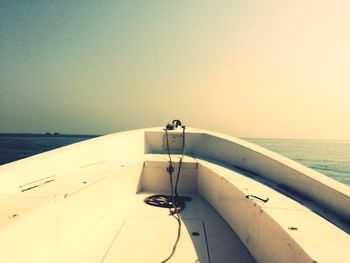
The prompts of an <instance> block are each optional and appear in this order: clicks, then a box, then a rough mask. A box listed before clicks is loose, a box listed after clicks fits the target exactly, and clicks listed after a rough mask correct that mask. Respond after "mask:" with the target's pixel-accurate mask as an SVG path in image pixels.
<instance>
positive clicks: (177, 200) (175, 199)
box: [144, 121, 191, 263]
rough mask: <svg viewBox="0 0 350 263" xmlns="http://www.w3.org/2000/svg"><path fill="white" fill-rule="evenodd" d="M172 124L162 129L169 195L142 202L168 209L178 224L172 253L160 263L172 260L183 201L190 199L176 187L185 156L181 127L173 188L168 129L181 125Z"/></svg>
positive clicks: (179, 234)
mask: <svg viewBox="0 0 350 263" xmlns="http://www.w3.org/2000/svg"><path fill="white" fill-rule="evenodd" d="M174 122H175V121H174ZM174 122H173V125H170V126H171V127H170V126H169V124H168V125H167V127H166V128H165V129H164V131H165V137H166V146H167V153H168V157H169V166H168V168H167V171H168V173H169V179H170V186H171V195H162V194H158V195H151V196H149V197H147V198H145V200H144V202H145V203H146V204H149V205H152V206H157V207H164V208H168V209H169V215H171V216H172V217H174V218H175V219H176V221H177V222H178V229H177V237H176V240H175V243H174V245H173V248H172V251H171V253H170V255H169V256H168V257H167V258H166V259H164V260H163V261H161V263H165V262H167V261H169V260H170V259H171V258H172V256H173V255H174V254H175V251H176V247H177V244H178V243H179V240H180V236H181V226H182V225H181V217H180V211H181V210H182V209H184V208H185V205H186V203H185V201H190V200H191V197H187V196H180V195H179V194H178V192H177V186H178V183H179V178H180V173H181V167H182V160H183V158H184V156H185V128H186V127H185V126H181V127H182V154H181V157H180V161H179V168H178V171H177V175H176V181H175V187H174V182H173V173H174V170H175V169H174V166H173V161H172V159H171V154H170V147H169V138H168V129H170V128H171V129H174V126H175V127H176V128H177V127H178V126H179V125H181V122H180V121H178V123H175V124H174ZM168 126H169V128H168Z"/></svg>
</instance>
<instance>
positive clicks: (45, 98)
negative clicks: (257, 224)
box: [0, 0, 350, 139]
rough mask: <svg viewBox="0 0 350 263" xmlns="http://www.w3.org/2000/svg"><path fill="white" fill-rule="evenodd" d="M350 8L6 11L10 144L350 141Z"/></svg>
mask: <svg viewBox="0 0 350 263" xmlns="http://www.w3.org/2000/svg"><path fill="white" fill-rule="evenodd" d="M349 14H350V1H347V0H344V1H334V0H332V1H320V0H317V1H301V0H300V1H299V0H296V1H282V0H281V1H277V0H276V1H261V0H256V1H253V0H251V1H249V0H242V1H238V0H235V1H231V0H230V1H203V0H199V1H114V0H113V1H87V0H84V1H68V0H67V1H46V0H45V1H44V0H42V1H40V0H37V1H20V0H18V1H15V0H5V1H3V0H0V132H46V131H50V132H54V131H58V132H61V133H98V134H101V133H102V134H105V133H111V132H115V131H119V130H127V129H134V128H142V127H152V126H162V125H164V124H165V123H166V122H167V121H169V120H172V119H174V118H180V119H181V120H183V122H184V123H185V124H187V125H188V126H193V127H198V128H204V129H210V130H215V131H219V132H223V133H227V134H230V135H234V136H239V137H278V138H318V139H319V138H329V139H350V103H349V100H350V48H349V47H350V15H349Z"/></svg>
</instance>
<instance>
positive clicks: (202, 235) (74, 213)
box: [0, 129, 350, 263]
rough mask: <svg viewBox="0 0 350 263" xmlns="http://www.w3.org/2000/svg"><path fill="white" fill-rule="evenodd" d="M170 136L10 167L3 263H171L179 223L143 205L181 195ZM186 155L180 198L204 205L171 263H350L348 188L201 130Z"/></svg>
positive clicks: (102, 142)
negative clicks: (172, 178) (175, 188)
mask: <svg viewBox="0 0 350 263" xmlns="http://www.w3.org/2000/svg"><path fill="white" fill-rule="evenodd" d="M163 135H164V134H163V131H162V130H160V129H152V130H140V131H133V132H130V133H121V134H116V135H110V136H105V137H102V138H96V139H93V140H89V141H87V142H82V143H78V144H76V145H72V146H68V147H64V148H61V149H58V150H54V151H51V152H48V153H44V154H41V155H38V156H34V157H31V158H28V159H25V160H23V161H18V162H15V163H12V164H9V165H5V166H2V167H0V208H1V209H0V247H1V249H2V251H1V253H0V262H35V263H36V262H160V261H161V260H163V259H165V258H166V257H167V256H168V255H169V254H170V252H171V249H172V246H173V244H174V242H175V239H176V236H177V221H176V220H175V219H174V218H173V217H172V216H170V215H169V214H168V209H164V208H157V207H152V206H148V205H146V204H145V203H144V202H143V200H144V198H145V197H146V196H148V195H150V194H152V193H157V194H158V193H165V192H167V193H169V190H170V186H169V175H168V173H167V171H166V168H167V166H168V164H169V158H168V155H167V154H166V153H165V151H164V148H162V138H164V137H163ZM180 135H181V134H180ZM180 135H179V134H177V133H173V137H172V140H171V144H170V147H172V149H173V150H174V151H175V152H176V148H177V147H178V144H179V142H178V139H179V138H180V137H179V136H180ZM163 142H164V141H163ZM187 151H188V155H187V156H186V157H185V159H184V162H183V166H182V172H181V178H180V181H179V193H180V194H184V195H189V196H191V197H192V198H193V200H192V201H190V202H187V205H186V208H185V209H184V210H183V211H182V212H181V219H182V231H181V239H180V242H179V244H178V247H177V249H176V252H175V254H174V257H173V258H172V259H171V260H170V261H169V262H180V263H183V262H184V263H186V262H196V261H197V262H254V260H255V261H257V262H266V263H273V262H276V263H277V262H337V263H338V262H344V263H345V262H348V248H349V247H350V237H349V234H348V233H347V232H349V228H348V225H347V223H346V222H347V221H346V220H348V216H349V210H348V209H347V207H350V202H349V189H348V188H347V187H345V186H342V185H339V184H338V183H336V182H334V181H332V180H328V179H327V178H324V177H322V175H319V174H317V173H315V172H313V171H311V170H307V169H306V168H303V167H301V166H300V165H297V164H295V163H292V162H291V161H288V160H286V159H284V158H282V157H278V156H275V155H274V154H272V153H269V152H265V151H264V150H261V149H260V148H258V147H257V148H255V147H254V146H252V145H250V144H245V143H243V142H241V141H239V140H237V141H235V140H233V139H232V140H231V139H230V138H228V137H225V138H224V139H223V138H219V137H215V136H214V135H208V134H205V133H202V132H200V131H197V130H190V132H189V133H188V139H187ZM172 159H173V161H174V166H175V174H176V170H177V167H178V161H179V156H177V155H176V154H173V155H172ZM237 167H238V168H237ZM241 168H242V169H241ZM286 189H287V190H291V191H290V192H287V194H286V192H285V190H286ZM254 196H255V197H254ZM256 197H258V198H256ZM305 197H306V198H305ZM259 198H260V199H261V200H260V199H259ZM267 198H268V201H267V202H264V201H262V200H267ZM323 208H325V210H324V211H323V210H322V209H323ZM320 214H322V216H321V215H320ZM325 218H327V219H325Z"/></svg>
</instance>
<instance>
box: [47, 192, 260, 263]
mask: <svg viewBox="0 0 350 263" xmlns="http://www.w3.org/2000/svg"><path fill="white" fill-rule="evenodd" d="M150 194H153V193H144V192H142V193H139V194H136V195H134V196H133V197H132V198H130V199H129V200H128V201H127V202H125V203H124V204H123V206H119V207H116V208H115V209H113V210H111V211H110V213H108V214H106V215H105V216H104V217H102V218H100V219H99V220H98V221H96V222H95V223H94V224H93V225H91V227H89V228H88V229H87V230H86V231H84V232H83V233H82V234H81V235H80V236H79V238H77V239H76V240H74V241H73V242H72V243H71V244H69V246H67V247H66V248H65V249H64V250H63V251H62V252H61V253H59V254H58V255H57V256H56V257H55V259H54V260H53V262H57V263H58V262H72V259H75V260H76V261H75V262H125V263H127V262H130V263H133V262H161V261H162V260H164V259H165V258H166V257H167V256H169V254H170V252H171V250H172V247H173V245H174V242H175V239H176V236H177V228H178V224H177V221H176V220H175V219H174V218H173V217H172V216H169V210H168V209H166V208H158V207H153V206H149V205H147V204H145V203H144V202H143V199H144V198H145V197H147V196H149V195H150ZM191 197H192V198H193V199H192V201H190V202H188V203H187V206H186V208H185V209H184V210H183V212H182V213H181V218H182V222H183V225H182V229H181V230H182V232H181V238H180V241H179V245H178V247H177V250H176V253H175V255H174V257H173V258H172V260H171V261H170V262H184V263H186V262H203V263H207V262H254V260H253V259H252V257H251V256H250V254H249V252H248V251H247V249H246V248H245V247H244V245H243V244H242V243H241V241H240V240H239V238H238V237H237V236H236V235H235V234H234V233H233V231H232V230H231V228H230V227H229V225H228V224H227V223H226V222H225V221H224V220H223V219H222V218H221V217H220V216H219V214H218V213H217V212H216V211H215V210H214V209H213V208H212V207H211V206H210V205H209V204H208V203H207V202H206V201H205V200H203V199H202V198H201V197H200V196H198V195H196V194H193V195H191ZM192 233H194V234H195V235H193V234H192ZM197 233H198V234H199V235H198V236H197ZM96 240H98V242H96ZM82 251H83V253H82Z"/></svg>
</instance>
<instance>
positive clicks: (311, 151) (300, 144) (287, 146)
mask: <svg viewBox="0 0 350 263" xmlns="http://www.w3.org/2000/svg"><path fill="white" fill-rule="evenodd" d="M245 140H247V141H250V142H252V143H255V144H257V145H260V146H262V147H264V148H267V149H269V150H271V151H274V152H276V153H279V154H282V155H284V156H286V157H288V158H289V159H292V160H294V161H297V162H298V163H301V164H303V165H305V166H307V167H309V168H311V169H314V170H316V171H318V172H320V173H322V174H324V175H327V176H329V177H332V178H333V179H335V180H337V181H339V182H342V183H344V184H347V185H350V141H340V140H339V141H338V140H289V139H288V140H287V139H252V138H248V139H247V138H245Z"/></svg>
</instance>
